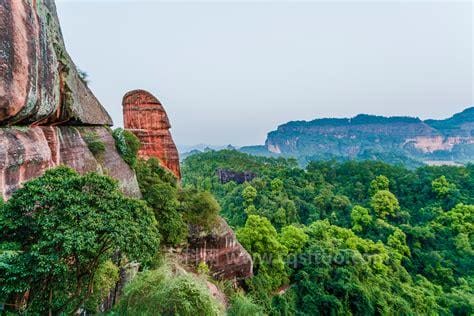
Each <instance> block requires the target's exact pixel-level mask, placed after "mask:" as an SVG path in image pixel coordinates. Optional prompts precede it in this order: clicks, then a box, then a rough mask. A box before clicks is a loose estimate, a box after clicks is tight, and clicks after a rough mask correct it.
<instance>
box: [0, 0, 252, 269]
mask: <svg viewBox="0 0 474 316" xmlns="http://www.w3.org/2000/svg"><path fill="white" fill-rule="evenodd" d="M123 108H124V121H125V128H127V129H129V130H130V131H132V132H133V133H135V134H136V135H137V136H138V137H139V139H140V140H141V142H142V144H143V146H142V148H141V150H140V152H139V155H140V156H141V157H143V158H150V157H156V158H158V159H159V160H160V161H161V162H162V164H163V166H164V167H166V168H168V169H169V170H171V171H172V172H173V173H174V174H175V175H176V176H177V177H178V178H180V176H181V174H180V167H179V157H178V151H177V149H176V146H175V144H174V142H173V139H172V137H171V134H170V131H169V129H170V127H171V125H170V123H169V120H168V116H167V115H166V112H165V110H164V108H163V106H162V105H161V103H160V102H159V101H158V100H157V99H156V98H155V97H154V96H153V95H151V94H150V93H148V92H146V91H142V90H136V91H132V92H130V93H127V94H126V95H125V97H124V99H123ZM106 125H112V120H111V119H110V117H109V115H108V114H107V112H106V111H105V110H104V108H103V107H102V106H101V104H100V103H99V101H98V100H97V99H96V98H95V96H94V95H93V94H92V92H91V91H90V90H89V88H88V87H87V85H86V84H85V83H84V82H83V81H82V80H81V78H80V77H79V74H78V71H77V69H76V67H75V65H74V63H73V62H72V61H71V59H70V58H69V55H68V54H67V52H66V49H65V47H64V42H63V39H62V36H61V31H60V27H59V21H58V18H57V15H56V9H55V5H54V2H53V1H52V0H36V1H23V0H0V197H1V198H3V199H8V198H9V197H10V196H11V194H12V193H13V192H14V191H15V190H16V189H18V188H19V187H20V186H21V184H22V183H23V182H25V181H28V180H30V179H32V178H35V177H38V176H40V175H41V174H43V173H44V172H45V170H47V169H49V168H53V167H55V166H58V165H67V166H70V167H72V168H73V169H75V170H77V171H78V172H79V173H86V172H98V173H102V174H106V175H109V176H111V177H114V178H115V179H117V180H119V183H120V186H121V189H122V190H123V191H124V193H126V194H127V195H129V196H133V197H140V196H141V194H140V190H139V187H138V183H137V180H136V175H135V173H134V172H133V170H131V169H130V167H129V166H128V165H127V164H126V163H125V162H124V161H123V159H122V158H121V157H120V155H119V154H118V152H117V150H116V147H115V140H114V138H113V137H112V134H111V132H110V129H109V128H108V127H105V126H106ZM91 138H92V139H93V141H94V142H101V143H103V144H104V145H105V150H104V152H103V153H102V152H101V153H97V152H95V153H93V152H92V151H91V150H89V145H88V142H91ZM191 247H193V249H200V250H199V251H198V253H196V255H195V256H194V255H190V258H191V257H193V256H194V257H193V258H195V259H196V260H201V259H204V260H210V265H211V267H212V268H213V270H214V271H216V275H217V276H219V277H222V278H242V277H246V276H249V275H251V273H252V261H251V258H250V256H249V255H248V253H247V252H246V251H245V249H243V247H242V246H241V245H240V244H239V243H238V242H237V240H236V238H235V235H234V233H233V232H232V230H231V229H230V228H229V227H228V226H227V224H226V223H225V222H224V221H223V220H222V221H221V222H219V225H218V227H216V230H215V231H214V232H213V233H211V234H209V235H206V236H201V237H199V238H198V237H195V238H193V239H192V240H191ZM211 250H212V251H211ZM213 251H216V252H213ZM202 255H204V257H202Z"/></svg>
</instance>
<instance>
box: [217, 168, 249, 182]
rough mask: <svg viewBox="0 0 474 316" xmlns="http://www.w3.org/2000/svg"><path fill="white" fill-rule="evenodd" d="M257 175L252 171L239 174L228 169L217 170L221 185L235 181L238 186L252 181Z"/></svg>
mask: <svg viewBox="0 0 474 316" xmlns="http://www.w3.org/2000/svg"><path fill="white" fill-rule="evenodd" d="M256 176H257V175H256V174H255V173H253V172H251V171H244V172H237V171H232V170H227V169H217V177H218V178H219V181H220V182H221V183H227V182H230V181H234V182H236V183H238V184H242V183H244V182H250V181H252V180H253V179H254V178H255V177H256Z"/></svg>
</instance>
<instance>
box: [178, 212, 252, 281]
mask: <svg viewBox="0 0 474 316" xmlns="http://www.w3.org/2000/svg"><path fill="white" fill-rule="evenodd" d="M188 241H189V247H188V249H185V250H184V252H183V254H182V255H183V262H185V263H187V264H191V265H193V266H197V265H198V264H199V263H200V262H202V261H204V262H206V263H207V265H208V266H209V267H210V269H211V271H212V275H213V277H215V278H217V279H224V280H242V279H246V278H249V277H251V276H252V275H253V262H252V257H251V256H250V255H249V253H248V252H247V251H246V250H245V249H244V247H242V245H241V244H240V243H239V242H238V241H237V237H236V236H235V233H234V232H233V231H232V229H231V228H230V227H229V225H227V223H226V222H225V220H224V219H222V218H219V221H218V223H217V225H216V227H215V228H214V229H213V231H212V232H210V233H207V234H202V232H201V230H200V229H199V228H195V229H194V230H191V234H190V237H189V240H188Z"/></svg>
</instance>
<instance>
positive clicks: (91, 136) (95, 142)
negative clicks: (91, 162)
mask: <svg viewBox="0 0 474 316" xmlns="http://www.w3.org/2000/svg"><path fill="white" fill-rule="evenodd" d="M83 139H84V141H85V142H86V144H87V147H88V148H89V150H90V151H91V153H92V154H93V155H94V157H96V158H98V159H102V158H103V155H104V153H105V144H104V143H103V142H102V141H101V140H100V137H99V135H97V133H95V132H87V133H86V134H84V136H83Z"/></svg>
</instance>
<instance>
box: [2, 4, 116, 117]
mask: <svg viewBox="0 0 474 316" xmlns="http://www.w3.org/2000/svg"><path fill="white" fill-rule="evenodd" d="M65 123H68V124H87V125H112V119H111V118H110V116H109V115H108V113H107V112H106V111H105V109H104V108H103V107H102V105H101V104H100V103H99V101H98V100H97V99H96V97H95V96H94V95H93V94H92V92H91V91H90V90H89V88H88V87H87V85H86V84H85V83H84V82H83V81H82V79H81V78H80V76H79V74H78V71H77V69H76V67H75V65H74V63H73V62H72V60H71V58H70V57H69V55H68V53H67V52H66V49H65V46H64V41H63V38H62V35H61V29H60V26H59V20H58V17H57V14H56V7H55V5H54V1H53V0H36V1H23V0H1V1H0V124H2V125H13V124H15V125H26V124H28V125H30V124H34V125H50V124H65Z"/></svg>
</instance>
